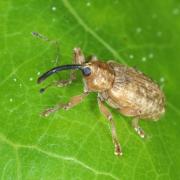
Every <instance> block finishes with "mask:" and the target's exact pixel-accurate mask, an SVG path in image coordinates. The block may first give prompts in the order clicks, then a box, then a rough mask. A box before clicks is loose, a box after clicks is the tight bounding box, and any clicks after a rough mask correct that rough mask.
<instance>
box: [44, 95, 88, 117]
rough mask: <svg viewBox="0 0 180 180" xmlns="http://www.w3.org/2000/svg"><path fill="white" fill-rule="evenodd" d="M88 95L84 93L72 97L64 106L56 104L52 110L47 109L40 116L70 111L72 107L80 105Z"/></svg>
mask: <svg viewBox="0 0 180 180" xmlns="http://www.w3.org/2000/svg"><path fill="white" fill-rule="evenodd" d="M87 95H88V93H87V92H84V93H82V94H80V95H77V96H74V97H72V98H71V99H70V101H69V102H67V103H66V104H58V105H56V106H55V107H53V108H49V109H46V110H45V111H44V112H43V113H42V114H41V115H42V116H45V117H47V116H49V115H50V114H51V113H54V112H56V111H58V110H60V109H64V110H68V109H71V108H72V107H74V106H76V105H78V104H79V103H81V102H82V101H83V99H84V98H85V97H86V96H87Z"/></svg>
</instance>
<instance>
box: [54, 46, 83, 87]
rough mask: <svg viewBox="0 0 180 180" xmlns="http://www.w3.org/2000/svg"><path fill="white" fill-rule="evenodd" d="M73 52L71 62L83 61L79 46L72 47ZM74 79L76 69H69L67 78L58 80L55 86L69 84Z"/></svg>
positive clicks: (79, 62) (81, 62)
mask: <svg viewBox="0 0 180 180" xmlns="http://www.w3.org/2000/svg"><path fill="white" fill-rule="evenodd" d="M73 54H74V57H73V64H83V63H84V62H85V57H84V54H83V53H82V51H81V49H80V48H74V50H73ZM75 79H76V71H75V70H71V72H70V77H69V79H67V80H60V81H58V82H57V86H60V87H62V86H67V85H70V84H71V83H72V81H74V80H75Z"/></svg>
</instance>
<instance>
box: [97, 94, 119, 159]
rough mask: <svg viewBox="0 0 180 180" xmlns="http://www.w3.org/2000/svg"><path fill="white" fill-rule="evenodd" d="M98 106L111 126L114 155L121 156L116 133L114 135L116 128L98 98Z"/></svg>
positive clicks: (110, 115)
mask: <svg viewBox="0 0 180 180" xmlns="http://www.w3.org/2000/svg"><path fill="white" fill-rule="evenodd" d="M98 105H99V109H100V111H101V113H102V114H103V115H104V116H105V117H106V118H107V119H108V120H109V122H110V124H111V133H112V140H113V143H114V154H115V155H117V156H122V151H121V146H120V143H119V141H118V137H117V133H116V127H115V124H114V121H113V118H112V114H111V113H110V111H109V110H108V109H107V107H106V106H105V105H104V104H103V101H102V100H101V99H100V98H99V97H98Z"/></svg>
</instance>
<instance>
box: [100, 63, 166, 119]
mask: <svg viewBox="0 0 180 180" xmlns="http://www.w3.org/2000/svg"><path fill="white" fill-rule="evenodd" d="M108 64H109V65H110V66H111V67H112V68H113V70H114V80H113V84H112V87H111V88H109V89H108V90H106V91H104V92H103V93H101V94H100V95H101V96H102V98H103V99H104V100H106V101H107V102H108V103H109V105H110V106H112V107H114V108H117V109H119V110H120V111H121V112H122V114H124V115H126V116H134V117H138V118H142V119H144V118H147V119H154V120H158V119H159V117H160V116H161V115H162V114H163V113H164V111H165V110H164V105H165V100H164V94H163V92H162V91H161V90H160V88H159V86H158V85H157V84H156V83H154V82H153V81H152V80H151V79H150V78H148V77H147V76H145V75H144V74H143V73H142V72H140V71H137V70H136V69H134V68H131V67H127V66H125V65H120V64H117V63H113V62H109V63H108Z"/></svg>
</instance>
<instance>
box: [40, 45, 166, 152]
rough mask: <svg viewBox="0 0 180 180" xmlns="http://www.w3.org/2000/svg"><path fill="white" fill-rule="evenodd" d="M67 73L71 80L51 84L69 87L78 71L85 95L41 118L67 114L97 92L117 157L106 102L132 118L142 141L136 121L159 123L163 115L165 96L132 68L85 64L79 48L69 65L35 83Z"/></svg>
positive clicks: (53, 69)
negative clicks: (60, 73)
mask: <svg viewBox="0 0 180 180" xmlns="http://www.w3.org/2000/svg"><path fill="white" fill-rule="evenodd" d="M66 69H71V75H70V78H69V79H68V80H61V81H58V82H56V83H53V84H56V85H60V86H66V85H68V84H70V83H71V82H72V81H73V80H75V79H76V77H75V71H74V70H76V69H78V70H81V72H82V74H83V80H84V85H85V86H84V92H83V93H82V94H80V95H78V96H74V97H72V98H71V99H70V101H69V102H68V103H65V104H59V105H57V106H55V107H53V108H49V109H47V110H45V111H44V112H43V113H42V114H43V115H44V116H48V115H49V114H50V113H52V112H55V111H57V110H59V109H65V110H68V109H70V108H72V107H74V106H75V105H77V104H79V103H80V102H82V100H83V99H84V98H85V97H86V96H87V95H88V94H89V93H90V92H97V93H98V97H97V101H98V105H99V109H100V111H101V113H102V114H103V115H104V116H105V117H106V118H107V119H108V121H109V122H110V125H111V133H112V140H113V143H114V149H115V150H114V153H115V154H116V155H122V150H121V146H120V143H119V141H118V137H117V133H116V128H115V123H114V121H113V117H112V114H111V112H110V111H109V110H108V108H107V107H106V106H105V104H104V103H105V102H107V103H108V104H109V105H110V106H111V107H113V108H115V109H117V110H118V111H119V112H120V113H121V114H123V115H125V116H132V117H133V120H132V126H133V128H134V130H135V131H136V132H137V133H138V134H139V135H140V137H142V138H143V137H144V136H145V133H144V131H143V130H142V128H141V127H140V126H139V120H140V119H149V120H151V119H152V120H158V119H159V118H160V116H161V115H162V114H163V113H164V112H165V109H164V106H165V97H164V94H163V92H162V91H161V89H160V88H159V86H158V85H157V84H156V83H155V82H154V81H152V80H151V79H150V78H149V77H147V76H146V75H144V74H143V73H142V72H140V71H138V70H136V69H134V68H132V67H128V66H126V65H122V64H118V63H116V62H113V61H108V62H107V63H106V62H102V61H99V60H97V58H95V57H93V58H92V59H91V60H90V61H89V62H85V57H84V55H83V53H82V52H81V49H80V48H75V49H74V61H73V64H72V65H63V66H58V67H55V68H52V69H51V70H49V71H47V72H46V73H44V74H43V75H42V76H41V77H39V78H38V83H41V82H42V81H44V80H45V79H46V78H47V77H49V76H50V75H52V74H54V73H57V72H58V71H62V70H66ZM47 87H49V86H47ZM47 87H46V88H47ZM46 88H44V89H42V90H43V91H41V92H44V90H45V89H46Z"/></svg>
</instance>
